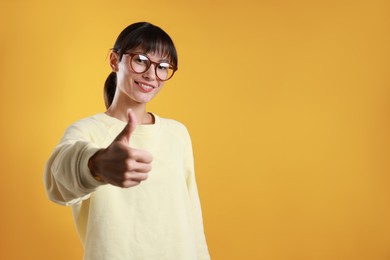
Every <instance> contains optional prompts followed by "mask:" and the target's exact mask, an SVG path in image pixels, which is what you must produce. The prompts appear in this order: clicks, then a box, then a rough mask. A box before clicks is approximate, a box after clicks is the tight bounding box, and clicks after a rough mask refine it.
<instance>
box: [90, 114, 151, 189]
mask: <svg viewBox="0 0 390 260" xmlns="http://www.w3.org/2000/svg"><path fill="white" fill-rule="evenodd" d="M127 116H128V122H127V125H126V127H125V128H124V129H123V131H122V132H121V133H120V134H119V135H118V136H117V137H116V138H115V140H114V141H113V142H112V143H111V144H110V145H109V146H108V147H107V148H106V149H102V150H100V151H98V152H97V153H95V154H94V155H93V156H92V157H91V158H90V159H89V162H88V166H89V169H90V170H91V173H92V175H94V176H95V177H98V178H100V179H101V180H103V181H105V182H107V183H109V184H112V185H115V186H118V187H122V188H129V187H133V186H136V185H138V184H140V183H141V181H144V180H146V179H147V178H148V172H149V171H150V170H151V168H152V165H151V163H152V160H153V158H152V155H151V154H150V153H148V152H147V151H144V150H139V149H134V148H131V147H130V146H129V143H130V138H131V134H132V133H133V132H134V130H135V128H136V126H137V120H136V117H135V115H134V113H133V111H132V110H131V109H129V110H128V111H127Z"/></svg>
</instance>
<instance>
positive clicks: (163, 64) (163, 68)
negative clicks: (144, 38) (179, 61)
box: [158, 63, 169, 70]
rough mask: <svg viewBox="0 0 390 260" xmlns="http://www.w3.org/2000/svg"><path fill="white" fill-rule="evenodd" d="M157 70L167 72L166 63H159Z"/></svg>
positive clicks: (167, 65)
mask: <svg viewBox="0 0 390 260" xmlns="http://www.w3.org/2000/svg"><path fill="white" fill-rule="evenodd" d="M158 69H159V70H169V64H167V63H160V64H159V65H158Z"/></svg>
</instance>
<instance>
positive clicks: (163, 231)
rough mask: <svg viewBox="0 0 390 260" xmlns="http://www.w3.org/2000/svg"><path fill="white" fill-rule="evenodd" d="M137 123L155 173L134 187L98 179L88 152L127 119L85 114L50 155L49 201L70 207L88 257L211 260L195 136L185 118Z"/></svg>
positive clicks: (139, 143)
mask: <svg viewBox="0 0 390 260" xmlns="http://www.w3.org/2000/svg"><path fill="white" fill-rule="evenodd" d="M154 117H155V124H153V125H139V126H137V128H136V130H135V131H134V133H133V134H132V137H131V140H130V146H131V147H133V148H137V149H143V150H146V151H148V152H150V153H151V154H152V155H153V158H154V159H153V162H152V170H151V171H150V172H149V178H148V179H147V180H146V181H144V182H141V184H140V185H138V186H135V187H131V188H128V189H123V188H119V187H116V186H113V185H110V184H104V183H101V182H99V181H97V180H95V179H94V178H93V177H92V175H91V173H90V171H89V168H88V166H87V164H88V160H89V158H90V157H91V156H92V155H93V154H94V153H95V152H97V151H98V150H99V149H101V148H105V147H107V146H108V145H110V144H111V142H112V141H113V140H114V139H115V137H116V136H117V135H118V134H119V133H120V132H121V131H122V129H123V128H124V127H125V125H126V123H125V122H122V121H120V120H118V119H116V118H113V117H110V116H108V115H106V114H104V113H101V114H96V115H94V116H92V117H89V118H86V119H82V120H79V121H78V122H76V123H74V124H73V125H71V126H70V127H69V128H68V129H67V130H66V132H65V134H64V137H63V138H62V140H61V142H60V144H59V145H58V146H57V147H56V148H55V150H54V152H53V154H52V155H51V157H50V158H49V160H48V162H47V165H46V168H45V174H44V182H45V186H46V190H47V193H48V196H49V199H50V200H52V201H54V202H56V203H59V204H62V205H71V206H72V209H73V215H74V220H75V223H76V227H77V229H78V233H79V235H80V238H81V241H82V243H83V245H84V260H133V259H134V260H135V259H136V260H190V259H191V260H206V259H210V256H209V253H208V249H207V244H206V240H205V236H204V230H203V221H202V212H201V206H200V202H199V196H198V191H197V186H196V181H195V175H194V163H193V154H192V146H191V139H190V137H189V134H188V132H187V129H186V128H185V126H183V125H182V124H181V123H179V122H177V121H174V120H170V119H164V118H161V117H159V116H157V115H154Z"/></svg>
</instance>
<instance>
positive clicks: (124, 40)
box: [104, 22, 178, 108]
mask: <svg viewBox="0 0 390 260" xmlns="http://www.w3.org/2000/svg"><path fill="white" fill-rule="evenodd" d="M138 47H141V48H142V49H143V51H144V52H146V53H148V52H152V53H158V54H160V55H162V56H166V57H168V58H169V60H170V62H171V63H172V65H174V66H175V67H176V68H177V65H178V60H177V53H176V48H175V45H174V44H173V41H172V39H171V37H169V35H168V34H167V33H166V32H164V31H163V30H162V29H161V28H160V27H158V26H155V25H153V24H151V23H148V22H139V23H134V24H131V25H129V26H127V27H126V28H125V29H124V30H123V31H122V32H121V33H120V34H119V36H118V38H117V40H116V42H115V44H114V47H113V48H112V51H114V52H116V53H118V54H119V61H121V60H122V57H123V55H124V54H125V53H126V52H127V51H129V50H131V49H134V48H138ZM116 83H117V80H116V73H115V72H111V73H110V75H109V76H108V78H107V79H106V82H105V84H104V103H105V104H106V108H109V107H110V106H111V103H112V101H113V99H114V95H115V91H116Z"/></svg>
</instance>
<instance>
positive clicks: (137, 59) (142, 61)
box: [134, 55, 149, 64]
mask: <svg viewBox="0 0 390 260" xmlns="http://www.w3.org/2000/svg"><path fill="white" fill-rule="evenodd" d="M134 60H135V62H137V63H139V64H145V63H148V61H149V59H148V58H147V57H145V56H142V55H138V56H136V57H134Z"/></svg>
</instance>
